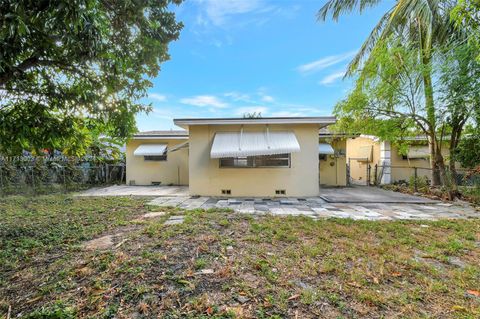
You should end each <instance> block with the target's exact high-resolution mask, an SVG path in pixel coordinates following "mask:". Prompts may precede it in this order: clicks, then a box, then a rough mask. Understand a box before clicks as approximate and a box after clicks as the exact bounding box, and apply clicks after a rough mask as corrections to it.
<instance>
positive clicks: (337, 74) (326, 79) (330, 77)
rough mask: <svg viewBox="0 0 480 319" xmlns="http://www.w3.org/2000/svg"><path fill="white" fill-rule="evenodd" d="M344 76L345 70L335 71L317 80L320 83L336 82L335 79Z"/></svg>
mask: <svg viewBox="0 0 480 319" xmlns="http://www.w3.org/2000/svg"><path fill="white" fill-rule="evenodd" d="M344 76H345V71H340V72H335V73H332V74H329V75H327V76H326V77H324V78H323V79H321V80H320V82H318V84H320V85H328V84H332V83H334V82H336V81H337V80H339V79H341V78H343V77H344Z"/></svg>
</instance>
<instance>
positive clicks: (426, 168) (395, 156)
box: [391, 144, 450, 182]
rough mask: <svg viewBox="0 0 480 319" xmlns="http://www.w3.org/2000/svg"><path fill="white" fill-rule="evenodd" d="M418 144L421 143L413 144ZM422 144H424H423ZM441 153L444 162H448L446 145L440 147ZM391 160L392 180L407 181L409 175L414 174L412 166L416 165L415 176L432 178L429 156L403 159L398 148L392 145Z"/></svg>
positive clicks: (448, 154)
mask: <svg viewBox="0 0 480 319" xmlns="http://www.w3.org/2000/svg"><path fill="white" fill-rule="evenodd" d="M415 145H416V146H419V145H421V144H414V146H415ZM422 146H426V145H425V144H423V145H422ZM442 155H443V157H444V158H445V162H446V163H448V160H449V158H450V152H449V150H448V145H444V146H443V147H442ZM391 161H392V182H398V181H407V182H408V181H409V179H410V176H413V175H414V169H413V167H418V168H419V169H417V176H418V177H426V178H428V179H431V178H432V172H431V170H430V167H431V166H430V159H429V158H415V159H403V158H402V155H400V153H399V151H398V148H397V147H395V146H392V153H391Z"/></svg>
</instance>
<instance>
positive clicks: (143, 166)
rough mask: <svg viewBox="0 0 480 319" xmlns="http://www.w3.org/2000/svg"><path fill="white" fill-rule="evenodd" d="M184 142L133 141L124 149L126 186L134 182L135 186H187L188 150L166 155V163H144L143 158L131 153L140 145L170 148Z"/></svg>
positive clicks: (159, 140)
mask: <svg viewBox="0 0 480 319" xmlns="http://www.w3.org/2000/svg"><path fill="white" fill-rule="evenodd" d="M185 141H186V140H165V139H145V140H140V139H135V140H130V141H129V142H128V143H127V147H126V164H127V179H126V181H127V184H129V183H130V181H135V184H136V185H151V184H152V182H161V185H170V184H172V185H188V149H186V148H184V149H180V150H177V151H175V152H168V153H167V160H166V161H158V162H156V161H145V160H144V158H143V156H134V155H133V152H134V151H135V149H136V148H137V147H138V146H139V145H140V144H167V145H168V148H171V147H173V146H175V145H177V144H180V143H183V142H185Z"/></svg>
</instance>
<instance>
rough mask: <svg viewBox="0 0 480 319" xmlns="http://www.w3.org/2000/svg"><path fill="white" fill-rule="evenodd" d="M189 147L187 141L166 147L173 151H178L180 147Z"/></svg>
mask: <svg viewBox="0 0 480 319" xmlns="http://www.w3.org/2000/svg"><path fill="white" fill-rule="evenodd" d="M188 147H189V144H188V142H183V143H180V144H177V145H175V146H172V147H170V148H169V149H168V151H169V152H175V151H178V150H181V149H184V148H188Z"/></svg>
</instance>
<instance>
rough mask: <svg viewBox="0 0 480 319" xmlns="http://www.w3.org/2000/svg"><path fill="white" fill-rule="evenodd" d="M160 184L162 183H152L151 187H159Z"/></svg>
mask: <svg viewBox="0 0 480 319" xmlns="http://www.w3.org/2000/svg"><path fill="white" fill-rule="evenodd" d="M160 184H162V182H152V185H153V186H159V185H160Z"/></svg>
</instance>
